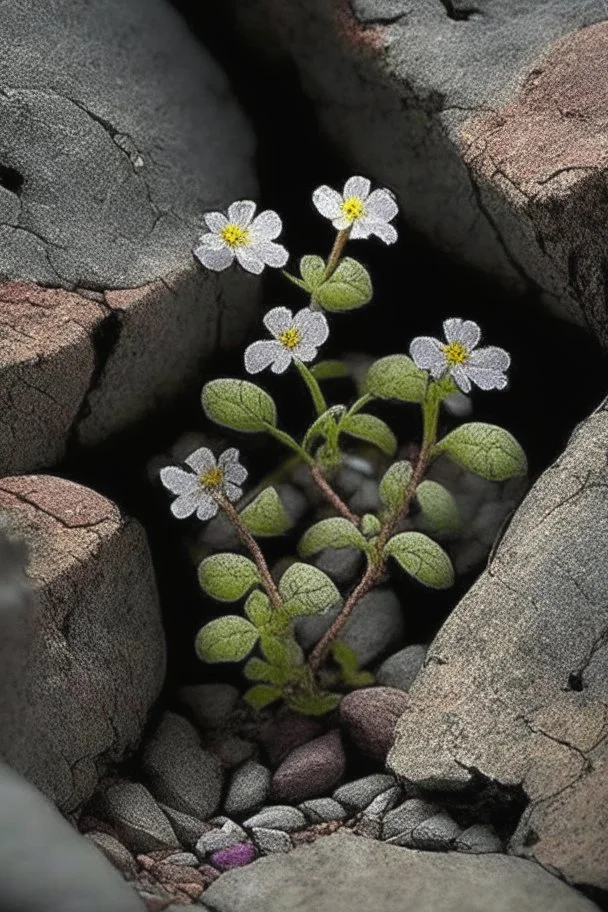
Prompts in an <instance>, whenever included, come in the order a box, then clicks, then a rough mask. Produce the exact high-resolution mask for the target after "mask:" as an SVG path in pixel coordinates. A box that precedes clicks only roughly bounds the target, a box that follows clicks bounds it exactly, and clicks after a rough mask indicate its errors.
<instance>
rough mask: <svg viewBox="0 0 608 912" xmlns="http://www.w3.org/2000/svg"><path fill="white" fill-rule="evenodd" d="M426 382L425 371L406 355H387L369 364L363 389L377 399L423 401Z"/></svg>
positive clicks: (426, 375)
mask: <svg viewBox="0 0 608 912" xmlns="http://www.w3.org/2000/svg"><path fill="white" fill-rule="evenodd" d="M427 384H428V374H427V372H426V371H423V370H420V368H419V367H416V365H415V364H414V362H413V361H412V359H411V358H408V356H407V355H388V356H387V357H386V358H380V360H379V361H376V362H375V363H374V364H372V365H371V367H370V369H369V370H368V372H367V375H366V377H365V380H364V381H363V391H364V392H365V393H369V394H370V395H371V396H377V397H378V398H379V399H398V400H400V401H401V402H423V401H424V398H425V396H426V388H427Z"/></svg>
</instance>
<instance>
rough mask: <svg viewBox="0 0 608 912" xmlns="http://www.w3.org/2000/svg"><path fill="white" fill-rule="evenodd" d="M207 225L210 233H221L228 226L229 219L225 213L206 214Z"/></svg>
mask: <svg viewBox="0 0 608 912" xmlns="http://www.w3.org/2000/svg"><path fill="white" fill-rule="evenodd" d="M205 224H206V225H207V227H208V228H209V230H210V231H215V232H219V231H221V230H222V228H225V227H226V225H227V224H228V219H227V218H226V216H225V215H224V213H223V212H206V213H205Z"/></svg>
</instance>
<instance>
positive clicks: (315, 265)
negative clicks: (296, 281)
mask: <svg viewBox="0 0 608 912" xmlns="http://www.w3.org/2000/svg"><path fill="white" fill-rule="evenodd" d="M300 275H301V276H302V280H303V282H304V284H305V286H306V288H307V290H308V291H309V292H310V293H311V294H312V293H313V292H314V291H315V290H316V289H317V288H319V286H320V285H322V284H323V281H324V279H325V260H324V259H323V258H322V257H320V256H316V255H314V254H309V255H308V256H303V257H302V259H301V260H300Z"/></svg>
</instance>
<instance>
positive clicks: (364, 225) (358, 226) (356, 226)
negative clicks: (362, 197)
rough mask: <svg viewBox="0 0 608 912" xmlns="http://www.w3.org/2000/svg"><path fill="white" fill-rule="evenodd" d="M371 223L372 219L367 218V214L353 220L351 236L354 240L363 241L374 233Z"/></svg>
mask: <svg viewBox="0 0 608 912" xmlns="http://www.w3.org/2000/svg"><path fill="white" fill-rule="evenodd" d="M371 225H372V221H371V219H369V218H365V216H363V217H362V218H360V219H357V220H356V221H354V222H352V226H353V227H352V228H351V232H350V236H351V238H352V239H353V241H363V240H365V239H366V238H368V237H369V236H370V234H371V233H372V228H371Z"/></svg>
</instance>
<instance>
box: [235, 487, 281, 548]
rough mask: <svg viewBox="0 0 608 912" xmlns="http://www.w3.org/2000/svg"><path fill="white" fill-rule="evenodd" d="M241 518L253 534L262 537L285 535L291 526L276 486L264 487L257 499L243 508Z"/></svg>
mask: <svg viewBox="0 0 608 912" xmlns="http://www.w3.org/2000/svg"><path fill="white" fill-rule="evenodd" d="M241 520H242V521H243V522H244V524H245V525H246V526H247V528H248V529H249V531H250V532H251V533H252V534H253V535H257V536H259V537H260V538H262V537H264V536H266V537H267V536H271V535H283V533H284V532H287V530H288V529H289V528H290V526H291V520H290V519H289V516H288V515H287V513H286V512H285V507H284V506H283V504H282V503H281V498H280V497H279V495H278V493H277V490H276V488H264V490H263V491H262V492H261V493H260V494H258V496H257V497H256V498H255V500H252V501H251V503H250V504H247V506H246V507H245V508H244V509H243V510H241Z"/></svg>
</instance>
